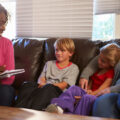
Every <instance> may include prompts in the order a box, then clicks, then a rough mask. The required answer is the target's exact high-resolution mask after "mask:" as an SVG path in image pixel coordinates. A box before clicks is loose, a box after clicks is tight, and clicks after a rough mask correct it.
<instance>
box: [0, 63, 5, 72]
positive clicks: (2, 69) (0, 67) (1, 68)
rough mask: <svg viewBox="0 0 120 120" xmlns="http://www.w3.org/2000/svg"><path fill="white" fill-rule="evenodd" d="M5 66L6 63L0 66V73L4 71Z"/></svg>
mask: <svg viewBox="0 0 120 120" xmlns="http://www.w3.org/2000/svg"><path fill="white" fill-rule="evenodd" d="M5 68H6V65H3V66H0V73H2V72H4V71H5Z"/></svg>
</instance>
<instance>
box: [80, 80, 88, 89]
mask: <svg viewBox="0 0 120 120" xmlns="http://www.w3.org/2000/svg"><path fill="white" fill-rule="evenodd" d="M79 86H80V87H81V88H82V89H85V90H87V88H88V80H87V79H85V78H80V80H79Z"/></svg>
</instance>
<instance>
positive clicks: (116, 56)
mask: <svg viewBox="0 0 120 120" xmlns="http://www.w3.org/2000/svg"><path fill="white" fill-rule="evenodd" d="M100 52H101V53H102V54H103V55H104V56H105V57H106V59H107V60H108V62H109V63H110V65H111V67H114V66H115V65H116V64H117V63H118V62H119V60H120V46H119V45H117V44H115V43H111V44H108V45H105V46H104V47H102V48H101V50H100Z"/></svg>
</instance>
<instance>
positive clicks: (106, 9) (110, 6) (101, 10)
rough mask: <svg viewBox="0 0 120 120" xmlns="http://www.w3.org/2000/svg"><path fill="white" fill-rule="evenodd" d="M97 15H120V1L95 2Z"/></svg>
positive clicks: (102, 0) (100, 0)
mask: <svg viewBox="0 0 120 120" xmlns="http://www.w3.org/2000/svg"><path fill="white" fill-rule="evenodd" d="M94 8H95V10H94V11H95V14H105V13H117V14H119V13H120V0H94Z"/></svg>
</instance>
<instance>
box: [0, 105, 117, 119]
mask: <svg viewBox="0 0 120 120" xmlns="http://www.w3.org/2000/svg"><path fill="white" fill-rule="evenodd" d="M0 120H117V119H110V118H109V119H107V118H99V117H87V116H80V115H70V114H69V115H68V114H55V113H47V112H42V111H36V110H30V109H24V108H12V107H2V106H0Z"/></svg>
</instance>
